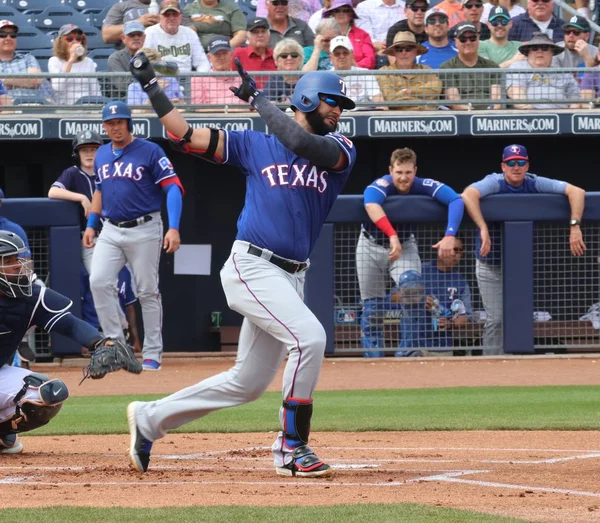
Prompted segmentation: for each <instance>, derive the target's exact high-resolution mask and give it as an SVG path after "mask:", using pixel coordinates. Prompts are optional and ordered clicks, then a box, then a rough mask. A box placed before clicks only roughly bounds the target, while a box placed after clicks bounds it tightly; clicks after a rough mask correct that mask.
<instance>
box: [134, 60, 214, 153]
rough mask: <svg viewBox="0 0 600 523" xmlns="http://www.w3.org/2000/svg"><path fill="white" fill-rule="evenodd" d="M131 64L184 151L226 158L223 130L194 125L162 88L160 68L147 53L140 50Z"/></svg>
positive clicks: (155, 108) (170, 134) (161, 118)
mask: <svg viewBox="0 0 600 523" xmlns="http://www.w3.org/2000/svg"><path fill="white" fill-rule="evenodd" d="M129 68H130V70H131V73H132V74H133V76H134V77H135V79H136V80H137V81H138V82H139V83H140V85H141V86H142V89H143V90H144V92H146V94H148V98H149V99H150V103H151V104H152V107H153V108H154V110H155V111H156V114H157V115H158V117H159V118H160V121H161V123H162V124H163V126H164V127H165V129H166V130H167V132H168V134H169V138H170V139H171V141H172V142H174V143H175V144H176V145H178V146H179V147H180V149H181V150H182V151H183V152H186V153H192V154H195V155H197V156H199V157H201V158H203V159H206V160H209V161H217V162H220V159H221V158H223V148H224V139H223V132H221V131H216V130H212V131H211V129H208V128H203V129H192V128H191V127H190V124H189V123H187V122H186V120H185V118H184V117H183V116H181V113H180V112H179V111H178V110H177V109H175V107H174V106H173V103H172V102H171V100H169V98H168V97H167V95H166V94H165V92H164V91H163V90H162V88H161V87H160V85H158V81H157V79H156V72H155V71H154V68H153V67H152V64H151V63H150V61H149V60H148V57H147V56H146V55H145V54H144V53H138V54H136V55H135V56H134V57H133V58H132V59H131V62H130V65H129Z"/></svg>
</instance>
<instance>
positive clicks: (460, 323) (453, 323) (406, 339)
mask: <svg viewBox="0 0 600 523" xmlns="http://www.w3.org/2000/svg"><path fill="white" fill-rule="evenodd" d="M463 252H464V247H463V244H462V241H461V240H460V239H459V238H456V246H455V247H454V252H453V253H452V255H451V256H449V257H445V258H438V259H437V260H436V261H428V262H425V263H423V264H422V266H421V274H420V276H419V280H420V282H421V283H422V286H423V294H424V302H423V303H421V307H420V309H419V310H418V311H413V312H414V313H413V314H405V315H402V319H401V322H400V348H401V349H402V350H400V351H398V352H397V353H396V356H436V355H438V356H439V355H443V356H452V354H453V352H452V346H453V334H454V333H455V332H458V330H459V329H464V328H465V327H466V326H467V325H468V324H469V323H470V321H471V318H472V314H473V311H472V306H471V289H470V287H469V284H468V283H467V281H466V280H465V277H464V276H463V275H462V274H461V273H460V271H459V270H458V268H457V266H458V264H459V263H460V260H461V258H462V255H463ZM405 274H406V273H405ZM397 291H398V289H394V290H392V292H391V300H390V301H391V303H392V304H394V303H400V293H398V292H397ZM406 349H421V350H406Z"/></svg>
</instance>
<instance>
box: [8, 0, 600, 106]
mask: <svg viewBox="0 0 600 523" xmlns="http://www.w3.org/2000/svg"><path fill="white" fill-rule="evenodd" d="M525 2H526V5H525ZM55 3H56V5H54V4H55ZM8 4H9V5H10V4H11V2H10V1H9V2H8ZM46 4H47V7H44V3H41V4H40V6H41V8H40V9H35V8H32V9H30V10H20V11H19V10H18V9H20V7H19V3H18V2H14V3H13V5H14V6H15V8H14V9H12V8H10V7H7V8H6V9H7V10H5V14H4V16H5V17H6V19H4V20H0V80H1V82H0V105H3V106H7V105H12V104H14V105H19V104H23V103H28V104H53V105H63V106H66V105H74V104H77V105H82V104H83V105H85V104H89V103H92V104H100V103H103V102H104V101H106V100H107V99H122V100H123V101H127V103H129V104H131V105H134V106H143V105H145V104H147V98H146V97H145V95H144V93H143V92H141V91H140V90H139V86H137V84H135V83H134V82H133V81H132V79H131V78H130V77H129V76H125V75H124V76H123V77H117V76H107V77H102V76H101V75H98V76H97V77H94V76H92V75H90V74H87V73H103V72H121V73H128V71H129V61H130V59H131V57H132V56H133V55H134V54H135V53H137V52H138V51H140V49H143V50H145V51H148V52H149V53H151V54H152V56H153V57H154V61H166V62H174V63H176V64H177V67H178V70H179V71H180V72H183V73H189V72H197V73H203V74H198V75H197V76H196V75H192V77H191V78H190V76H189V75H184V76H179V77H176V78H172V77H165V78H163V79H162V82H163V86H164V88H165V90H166V92H167V94H168V96H169V97H170V98H171V99H172V100H173V102H175V103H185V104H192V105H206V104H214V105H228V106H229V105H234V106H235V105H239V104H238V103H237V102H236V100H234V99H232V97H231V96H230V94H229V91H228V89H226V88H223V87H224V86H225V85H229V82H231V81H233V80H234V78H235V77H234V76H231V77H229V76H225V75H223V74H220V75H218V76H217V75H215V76H212V77H211V76H210V74H207V73H210V72H213V71H215V72H219V73H224V72H227V71H230V70H233V68H234V66H233V61H234V59H235V58H239V59H240V61H241V62H242V64H243V65H244V67H245V68H246V69H247V70H249V71H254V72H260V71H265V72H267V71H280V72H281V73H283V74H281V75H278V76H274V75H265V76H258V77H257V80H258V83H259V87H260V88H262V89H264V90H265V91H266V94H267V96H268V97H269V98H270V99H271V100H273V101H275V102H278V103H286V102H287V100H288V97H289V94H290V92H291V91H292V89H293V86H294V85H295V83H296V81H297V80H298V78H299V77H300V75H301V74H302V73H303V72H306V71H316V70H319V71H320V70H336V71H341V74H342V75H343V76H345V78H346V84H347V89H348V92H349V93H352V96H353V98H355V99H356V100H357V102H359V103H372V104H373V103H374V104H376V105H377V108H379V109H395V110H411V111H414V110H431V109H437V108H438V107H440V106H441V107H443V108H450V109H454V110H463V109H487V108H492V109H493V108H498V109H499V108H505V107H509V108H510V107H512V108H517V109H523V108H527V109H547V108H549V107H550V108H558V107H565V108H567V107H571V108H578V107H581V108H586V107H591V106H593V104H590V103H589V101H590V100H595V99H596V98H597V93H598V90H599V89H598V87H597V86H598V84H599V83H600V82H599V81H598V78H600V73H595V72H594V73H590V72H582V73H576V74H573V72H572V71H571V72H566V71H565V72H562V71H560V70H557V71H556V72H550V73H548V72H542V73H539V72H535V71H532V72H531V73H527V72H523V70H527V69H536V68H543V69H548V68H563V67H566V68H577V67H588V68H590V67H597V66H598V64H599V55H598V48H597V47H595V46H594V45H593V44H592V42H590V35H591V34H593V33H592V28H591V26H590V23H589V16H590V13H589V9H588V8H587V5H586V4H587V0H576V7H577V12H578V13H579V14H578V15H574V16H571V15H568V16H566V17H564V19H563V17H562V16H558V15H557V13H558V12H559V11H558V10H557V9H556V8H555V4H554V1H553V0H523V4H524V5H523V6H522V5H521V3H520V2H519V1H518V0H491V1H490V2H489V3H483V2H482V1H481V0H443V1H441V2H440V1H439V0H363V1H356V0H322V1H321V0H310V1H308V0H260V1H259V2H258V5H256V6H254V5H253V3H252V2H250V1H249V0H248V1H240V2H235V3H234V2H231V1H225V0H194V1H192V2H190V1H185V0H182V1H181V2H180V1H178V0H163V1H162V2H160V3H158V2H157V0H122V1H120V2H117V3H114V2H108V5H107V2H99V1H96V0H85V1H79V2H70V1H69V0H67V1H65V2H62V3H61V2H59V0H49V1H48V2H47V3H46ZM71 6H73V7H71ZM33 7H35V6H33ZM10 9H12V11H14V16H8V15H10V14H11V11H10ZM78 9H79V10H78ZM0 16H2V14H0ZM65 20H68V21H69V22H70V23H67V24H64V23H62V22H64V21H65ZM374 69H377V70H381V71H382V72H385V74H381V75H379V74H374V75H373V74H371V75H369V74H361V71H365V70H374ZM456 69H461V70H463V71H464V70H468V72H461V73H456V72H454V71H453V70H456ZM494 69H498V71H494ZM502 69H516V70H519V71H521V72H519V73H504V72H502V71H501V70H502ZM427 70H429V71H427ZM432 70H433V71H432ZM346 71H347V72H346ZM396 71H402V72H400V73H395V72H396ZM434 71H435V72H434ZM42 72H49V73H53V74H58V75H59V76H57V77H53V78H51V79H43V78H31V77H30V75H33V74H36V73H37V74H39V73H42ZM69 73H71V74H72V75H73V77H72V78H70V77H68V76H65V75H66V74H69ZM286 73H287V74H286ZM3 74H5V75H23V76H22V78H3V77H2V75H3ZM507 99H514V100H515V102H514V104H510V101H509V103H508V105H507V104H506V103H504V104H501V103H500V102H499V101H500V100H505V101H506V100H507ZM469 100H479V101H480V103H470V102H468V101H469ZM481 100H487V101H489V103H481ZM562 100H564V102H562V103H561V101H562ZM579 100H581V104H578V103H576V102H577V101H579ZM385 102H391V103H392V104H394V105H389V106H388V105H386V104H385ZM524 102H527V103H524ZM197 110H199V111H201V110H202V108H200V107H198V108H197ZM205 110H206V109H205ZM233 110H235V108H234V109H233Z"/></svg>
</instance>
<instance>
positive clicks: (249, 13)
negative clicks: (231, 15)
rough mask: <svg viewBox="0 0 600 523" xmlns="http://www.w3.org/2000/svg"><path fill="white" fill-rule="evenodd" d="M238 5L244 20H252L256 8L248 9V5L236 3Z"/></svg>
mask: <svg viewBox="0 0 600 523" xmlns="http://www.w3.org/2000/svg"><path fill="white" fill-rule="evenodd" d="M238 7H239V8H240V11H241V12H242V13H244V16H245V17H246V20H252V19H253V18H255V17H256V9H250V6H248V5H243V4H238Z"/></svg>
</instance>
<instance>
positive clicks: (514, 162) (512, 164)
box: [504, 160, 527, 167]
mask: <svg viewBox="0 0 600 523" xmlns="http://www.w3.org/2000/svg"><path fill="white" fill-rule="evenodd" d="M504 163H505V164H506V165H508V166H509V167H515V166H516V165H518V166H519V167H525V165H527V160H506V161H505V162H504Z"/></svg>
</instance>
